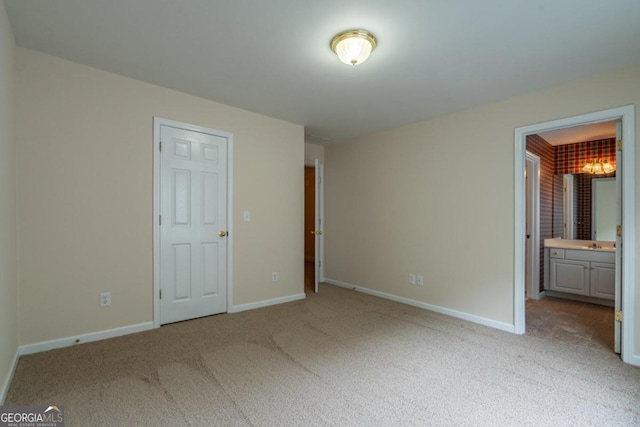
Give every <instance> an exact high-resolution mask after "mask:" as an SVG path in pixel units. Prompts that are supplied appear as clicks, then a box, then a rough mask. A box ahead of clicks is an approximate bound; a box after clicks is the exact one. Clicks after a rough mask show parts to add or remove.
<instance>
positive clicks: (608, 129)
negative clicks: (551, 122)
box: [538, 120, 616, 145]
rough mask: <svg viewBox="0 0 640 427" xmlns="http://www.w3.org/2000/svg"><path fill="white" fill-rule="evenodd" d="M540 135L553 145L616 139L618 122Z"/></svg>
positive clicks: (559, 130) (583, 126) (576, 127)
mask: <svg viewBox="0 0 640 427" xmlns="http://www.w3.org/2000/svg"><path fill="white" fill-rule="evenodd" d="M538 135H540V136H541V137H542V138H544V139H545V140H546V141H547V142H548V143H549V144H551V145H564V144H576V143H578V142H585V141H596V140H598V139H605V138H615V136H616V121H615V120H613V121H610V122H600V123H591V124H588V125H582V126H575V127H570V128H565V129H558V130H552V131H549V132H541V133H539V134H538Z"/></svg>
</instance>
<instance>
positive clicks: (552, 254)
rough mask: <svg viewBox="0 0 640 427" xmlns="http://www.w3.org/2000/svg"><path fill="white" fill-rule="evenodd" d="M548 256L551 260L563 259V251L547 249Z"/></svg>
mask: <svg viewBox="0 0 640 427" xmlns="http://www.w3.org/2000/svg"><path fill="white" fill-rule="evenodd" d="M549 256H550V257H551V258H564V249H558V248H549Z"/></svg>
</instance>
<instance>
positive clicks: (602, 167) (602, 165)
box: [582, 159, 616, 175]
mask: <svg viewBox="0 0 640 427" xmlns="http://www.w3.org/2000/svg"><path fill="white" fill-rule="evenodd" d="M615 170H616V168H615V167H613V165H612V164H611V163H609V160H603V159H600V161H597V160H596V159H593V160H592V161H590V162H587V164H586V165H584V166H583V168H582V171H583V172H586V173H590V174H592V175H605V174H608V173H611V172H614V171H615Z"/></svg>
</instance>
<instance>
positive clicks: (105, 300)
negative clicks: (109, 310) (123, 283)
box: [100, 292, 111, 307]
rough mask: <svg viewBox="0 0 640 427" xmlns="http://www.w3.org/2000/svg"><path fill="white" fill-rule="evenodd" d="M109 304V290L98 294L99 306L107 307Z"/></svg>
mask: <svg viewBox="0 0 640 427" xmlns="http://www.w3.org/2000/svg"><path fill="white" fill-rule="evenodd" d="M110 305H111V292H103V293H101V294H100V307H109V306H110Z"/></svg>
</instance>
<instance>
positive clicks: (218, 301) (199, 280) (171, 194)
mask: <svg viewBox="0 0 640 427" xmlns="http://www.w3.org/2000/svg"><path fill="white" fill-rule="evenodd" d="M160 141H161V152H160V158H161V161H160V215H161V219H159V221H160V227H159V229H160V233H159V240H160V242H159V243H160V244H159V246H160V271H159V273H160V291H161V297H160V323H161V324H166V323H171V322H177V321H181V320H186V319H193V318H196V317H202V316H208V315H212V314H217V313H222V312H226V311H227V243H226V239H227V149H228V138H227V137H226V136H224V135H215V134H208V133H202V132H197V131H194V130H188V129H182V128H179V127H174V126H168V125H161V126H160Z"/></svg>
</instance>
